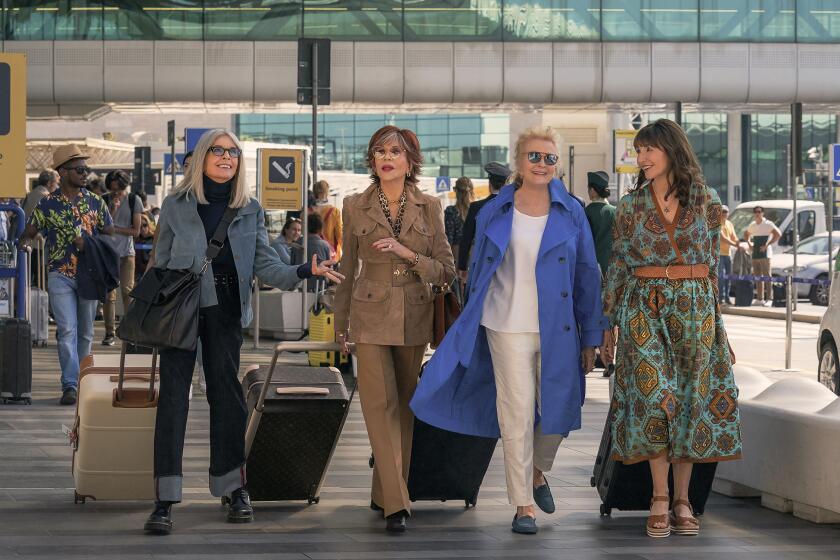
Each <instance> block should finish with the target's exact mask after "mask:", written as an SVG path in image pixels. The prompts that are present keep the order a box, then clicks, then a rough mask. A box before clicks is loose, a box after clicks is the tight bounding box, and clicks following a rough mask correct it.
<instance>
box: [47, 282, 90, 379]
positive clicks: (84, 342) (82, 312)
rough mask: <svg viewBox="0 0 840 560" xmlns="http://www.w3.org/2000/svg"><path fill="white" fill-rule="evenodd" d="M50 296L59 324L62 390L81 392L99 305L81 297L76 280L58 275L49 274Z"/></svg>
mask: <svg viewBox="0 0 840 560" xmlns="http://www.w3.org/2000/svg"><path fill="white" fill-rule="evenodd" d="M47 293H49V296H50V306H51V307H52V312H53V316H54V317H55V323H56V336H57V338H58V363H59V365H60V366H61V390H62V391H64V390H67V389H70V388H71V387H72V388H74V389H78V387H79V361H80V360H81V359H82V358H84V357H85V356H87V355H88V354H90V345H91V343H92V342H93V320H94V318H95V317H96V303H97V302H96V300H93V299H82V298H80V297H79V292H78V291H77V290H76V279H75V278H68V277H67V276H64V275H63V274H61V273H59V272H50V273H49V275H48V278H47Z"/></svg>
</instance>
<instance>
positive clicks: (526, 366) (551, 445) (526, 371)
mask: <svg viewBox="0 0 840 560" xmlns="http://www.w3.org/2000/svg"><path fill="white" fill-rule="evenodd" d="M486 331H487V342H488V343H489V345H490V357H491V358H492V360H493V373H494V375H495V379H496V414H497V416H498V417H499V428H500V429H501V432H502V446H503V448H504V451H505V479H506V480H507V491H508V500H509V501H510V503H511V504H512V505H515V506H517V507H520V506H530V505H531V504H533V503H534V490H533V488H534V467H535V466H536V467H537V469H538V470H540V471H542V472H544V473H546V472H548V471H550V470H551V467H552V466H553V465H554V457H555V455H557V449H558V448H559V447H560V443H561V442H562V441H563V436H561V435H547V434H543V433H542V430H541V429H540V426H539V425H537V426H536V428H535V427H534V405H535V403H536V406H537V408H538V409H539V407H540V377H541V372H540V334H539V333H503V332H497V331H493V330H490V329H486Z"/></svg>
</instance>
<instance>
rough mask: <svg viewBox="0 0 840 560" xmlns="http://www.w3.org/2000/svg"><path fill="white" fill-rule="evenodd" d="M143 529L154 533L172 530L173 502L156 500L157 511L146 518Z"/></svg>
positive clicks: (167, 532) (162, 533)
mask: <svg viewBox="0 0 840 560" xmlns="http://www.w3.org/2000/svg"><path fill="white" fill-rule="evenodd" d="M143 530H144V531H146V532H147V533H151V534H153V535H168V534H169V533H171V532H172V502H155V511H153V512H152V515H150V516H149V518H148V519H147V520H146V524H145V525H143Z"/></svg>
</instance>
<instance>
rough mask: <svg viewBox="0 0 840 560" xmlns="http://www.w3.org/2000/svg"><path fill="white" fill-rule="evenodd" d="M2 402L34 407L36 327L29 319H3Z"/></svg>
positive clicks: (0, 340) (0, 342)
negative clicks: (33, 332) (33, 356)
mask: <svg viewBox="0 0 840 560" xmlns="http://www.w3.org/2000/svg"><path fill="white" fill-rule="evenodd" d="M0 400H2V402H3V403H9V402H18V403H25V404H32V327H31V326H30V324H29V321H26V320H25V319H13V318H2V319H0Z"/></svg>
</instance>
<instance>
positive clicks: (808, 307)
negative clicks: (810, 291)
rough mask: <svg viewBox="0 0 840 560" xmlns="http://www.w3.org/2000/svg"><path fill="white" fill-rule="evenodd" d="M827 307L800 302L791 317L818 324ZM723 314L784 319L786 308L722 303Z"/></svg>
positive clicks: (802, 321) (799, 320) (795, 319)
mask: <svg viewBox="0 0 840 560" xmlns="http://www.w3.org/2000/svg"><path fill="white" fill-rule="evenodd" d="M827 309H828V307H825V306H822V305H814V304H812V303H803V302H800V303H798V304H797V306H796V310H795V311H794V312H793V316H792V319H793V320H794V321H798V322H801V323H814V324H817V325H818V324H819V323H820V321H822V317H823V315H824V314H825V312H826V310H827ZM721 311H722V313H723V314H724V315H741V316H743V317H757V318H760V319H778V320H781V321H784V320H785V316H786V314H787V309H785V308H784V307H761V306H758V305H753V306H750V307H735V306H734V305H724V306H723V307H722V308H721Z"/></svg>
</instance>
